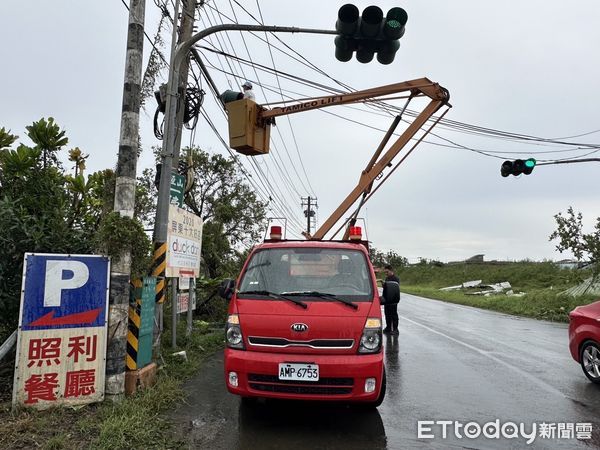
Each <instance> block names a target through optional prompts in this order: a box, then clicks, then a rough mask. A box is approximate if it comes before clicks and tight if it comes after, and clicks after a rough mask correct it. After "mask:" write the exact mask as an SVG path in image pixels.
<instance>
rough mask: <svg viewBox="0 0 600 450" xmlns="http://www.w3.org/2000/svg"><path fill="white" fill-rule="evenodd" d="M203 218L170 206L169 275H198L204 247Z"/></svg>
mask: <svg viewBox="0 0 600 450" xmlns="http://www.w3.org/2000/svg"><path fill="white" fill-rule="evenodd" d="M202 225H203V223H202V218H200V217H198V216H196V215H195V214H192V213H191V212H188V211H186V210H184V209H181V208H178V207H177V206H175V205H170V206H169V227H168V230H167V244H168V247H167V270H166V276H167V277H180V276H187V277H198V276H199V275H200V250H201V248H202Z"/></svg>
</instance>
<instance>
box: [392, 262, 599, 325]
mask: <svg viewBox="0 0 600 450" xmlns="http://www.w3.org/2000/svg"><path fill="white" fill-rule="evenodd" d="M398 274H399V276H400V280H401V289H402V292H405V293H409V294H415V295H420V296H423V297H428V298H433V299H437V300H444V301H447V302H451V303H458V304H461V305H468V306H475V307H478V308H484V309H490V310H493V311H498V312H503V313H507V314H515V315H520V316H526V317H533V318H535V319H544V320H552V321H559V322H567V321H568V314H569V312H570V311H572V310H573V309H574V308H575V307H576V306H578V305H583V304H587V303H591V302H592V301H594V300H596V299H597V297H598V296H593V295H583V296H580V297H572V296H570V295H566V294H562V292H564V291H565V290H566V289H568V288H570V287H572V286H574V285H577V284H579V283H581V282H582V281H583V280H584V279H586V278H589V277H590V276H591V275H592V273H591V271H590V270H569V269H560V268H559V267H558V266H557V265H555V264H554V263H552V262H542V263H535V262H530V261H522V262H512V263H510V262H507V263H498V264H494V263H483V264H442V263H439V262H435V261H430V262H426V261H423V262H422V263H421V264H418V265H415V266H404V267H400V268H399V269H398ZM472 280H482V282H483V283H484V284H493V283H501V282H503V281H508V282H510V284H511V286H512V290H513V291H514V293H517V294H518V293H520V292H523V293H525V295H523V296H516V295H513V296H508V295H506V294H497V295H489V296H483V295H469V294H467V292H471V293H472V292H477V291H480V290H481V289H477V288H475V289H470V290H457V291H440V288H443V287H447V286H456V285H460V284H462V283H463V282H466V281H472Z"/></svg>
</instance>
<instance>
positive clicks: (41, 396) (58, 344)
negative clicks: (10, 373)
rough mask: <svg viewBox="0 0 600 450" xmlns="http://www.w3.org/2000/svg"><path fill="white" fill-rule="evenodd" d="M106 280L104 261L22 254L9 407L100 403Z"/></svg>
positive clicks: (107, 270)
mask: <svg viewBox="0 0 600 450" xmlns="http://www.w3.org/2000/svg"><path fill="white" fill-rule="evenodd" d="M109 276H110V261H109V259H108V258H106V257H103V256H92V255H50V254H26V255H25V264H24V268H23V291H22V296H21V309H20V316H19V334H18V342H17V360H16V365H15V381H14V388H13V404H16V405H24V406H33V407H37V408H40V409H42V408H47V407H50V406H57V405H63V404H68V405H77V404H84V403H90V402H96V401H101V400H102V399H103V398H104V371H105V365H106V326H107V308H108V290H109Z"/></svg>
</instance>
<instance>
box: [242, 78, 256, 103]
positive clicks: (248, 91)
mask: <svg viewBox="0 0 600 450" xmlns="http://www.w3.org/2000/svg"><path fill="white" fill-rule="evenodd" d="M242 89H243V90H244V98H249V99H250V100H252V101H255V100H256V99H255V97H254V91H253V90H252V83H250V82H249V81H246V82H245V83H244V84H242Z"/></svg>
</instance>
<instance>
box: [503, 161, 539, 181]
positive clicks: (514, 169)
mask: <svg viewBox="0 0 600 450" xmlns="http://www.w3.org/2000/svg"><path fill="white" fill-rule="evenodd" d="M535 165H536V160H535V159H533V158H529V159H525V160H523V159H516V160H514V161H504V162H503V163H502V166H501V167H500V175H502V176H503V177H507V176H509V175H514V176H518V175H521V174H525V175H529V174H530V173H531V172H533V169H534V168H535Z"/></svg>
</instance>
